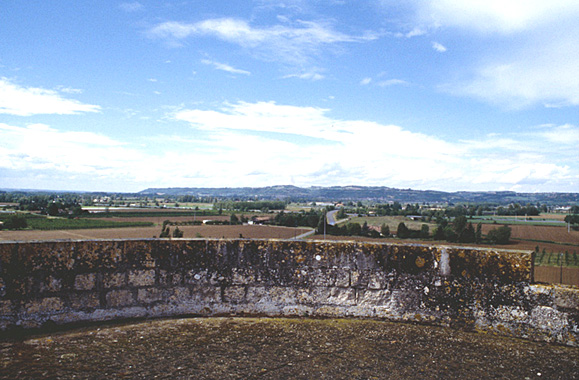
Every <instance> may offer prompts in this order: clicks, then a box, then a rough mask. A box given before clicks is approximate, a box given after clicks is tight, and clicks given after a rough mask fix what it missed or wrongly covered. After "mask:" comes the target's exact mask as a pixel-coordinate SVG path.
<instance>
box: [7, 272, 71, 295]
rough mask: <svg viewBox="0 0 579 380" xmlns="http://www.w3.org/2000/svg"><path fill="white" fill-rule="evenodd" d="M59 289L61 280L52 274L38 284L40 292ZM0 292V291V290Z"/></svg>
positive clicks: (57, 290) (50, 291)
mask: <svg viewBox="0 0 579 380" xmlns="http://www.w3.org/2000/svg"><path fill="white" fill-rule="evenodd" d="M75 283H76V280H75ZM61 289H62V280H61V279H60V278H56V277H54V276H48V277H47V278H46V279H44V281H42V283H41V284H40V292H41V293H45V292H48V293H52V292H59V291H60V290H61ZM0 293H1V291H0Z"/></svg>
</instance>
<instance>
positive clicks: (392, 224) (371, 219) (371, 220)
mask: <svg viewBox="0 0 579 380" xmlns="http://www.w3.org/2000/svg"><path fill="white" fill-rule="evenodd" d="M364 222H366V223H368V225H369V226H376V227H380V226H382V224H386V225H387V226H388V227H389V228H390V231H392V232H395V231H396V229H397V228H398V224H400V222H404V224H405V225H406V227H408V228H410V229H413V230H420V227H422V225H423V224H428V227H429V228H430V230H431V231H432V230H433V229H434V228H435V227H436V223H428V222H423V221H420V220H412V219H410V218H407V217H405V216H400V215H398V216H359V217H354V218H351V219H350V223H359V224H364Z"/></svg>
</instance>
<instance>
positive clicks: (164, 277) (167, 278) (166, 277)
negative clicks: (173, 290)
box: [159, 270, 183, 286]
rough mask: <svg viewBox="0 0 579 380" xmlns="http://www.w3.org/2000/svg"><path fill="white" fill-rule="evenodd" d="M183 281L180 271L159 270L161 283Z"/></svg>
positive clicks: (172, 283)
mask: <svg viewBox="0 0 579 380" xmlns="http://www.w3.org/2000/svg"><path fill="white" fill-rule="evenodd" d="M182 282H183V276H182V275H181V273H171V272H167V271H166V270H160V271H159V283H161V284H163V285H169V286H171V285H179V284H181V283H182Z"/></svg>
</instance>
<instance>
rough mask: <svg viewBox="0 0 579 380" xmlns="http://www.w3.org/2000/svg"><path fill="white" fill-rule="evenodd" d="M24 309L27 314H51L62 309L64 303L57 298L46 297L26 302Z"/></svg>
mask: <svg viewBox="0 0 579 380" xmlns="http://www.w3.org/2000/svg"><path fill="white" fill-rule="evenodd" d="M24 309H25V310H26V312H27V313H28V314H51V313H55V312H59V311H61V310H62V309H64V302H62V300H61V299H60V298H59V297H47V298H42V299H40V300H34V301H30V302H28V303H27V304H26V305H25V306H24Z"/></svg>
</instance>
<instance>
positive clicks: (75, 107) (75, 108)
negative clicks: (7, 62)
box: [0, 78, 100, 116]
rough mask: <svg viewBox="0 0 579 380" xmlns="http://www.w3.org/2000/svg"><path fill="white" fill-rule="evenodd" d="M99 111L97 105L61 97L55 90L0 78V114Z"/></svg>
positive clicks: (68, 113)
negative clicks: (19, 84) (26, 85)
mask: <svg viewBox="0 0 579 380" xmlns="http://www.w3.org/2000/svg"><path fill="white" fill-rule="evenodd" d="M63 92H66V91H63ZM99 111H100V107H99V106H96V105H91V104H83V103H81V102H79V101H77V100H72V99H66V98H63V97H62V96H61V95H60V94H59V93H58V92H56V91H53V90H46V89H43V88H36V87H28V88H25V87H20V86H18V85H17V84H14V83H12V82H10V81H9V80H8V79H7V78H0V114H2V113H4V114H10V115H17V116H30V115H38V114H57V115H73V114H79V113H84V112H99Z"/></svg>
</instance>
